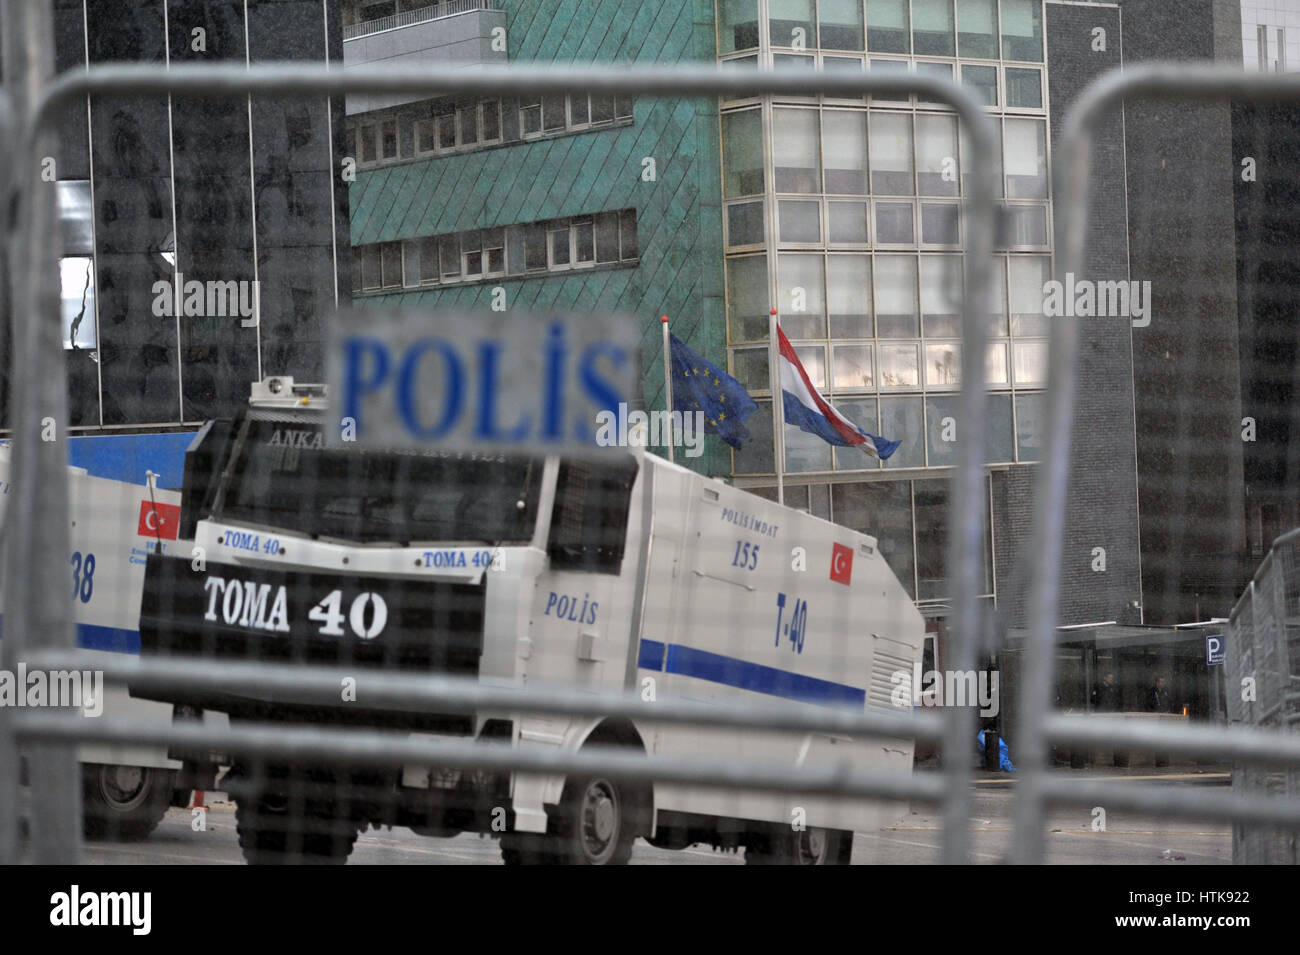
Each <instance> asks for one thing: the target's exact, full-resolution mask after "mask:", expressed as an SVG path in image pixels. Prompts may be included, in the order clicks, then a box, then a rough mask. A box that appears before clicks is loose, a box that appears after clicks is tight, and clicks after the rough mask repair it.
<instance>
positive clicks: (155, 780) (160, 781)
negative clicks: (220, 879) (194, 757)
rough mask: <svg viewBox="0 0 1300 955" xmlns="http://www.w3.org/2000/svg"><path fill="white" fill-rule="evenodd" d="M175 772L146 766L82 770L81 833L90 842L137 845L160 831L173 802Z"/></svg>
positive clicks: (96, 766) (86, 766)
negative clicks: (112, 840) (115, 842)
mask: <svg viewBox="0 0 1300 955" xmlns="http://www.w3.org/2000/svg"><path fill="white" fill-rule="evenodd" d="M175 781H176V773H175V772H174V771H173V770H170V769H152V768H150V767H147V766H115V765H109V764H105V763H86V764H83V765H82V767H81V792H82V807H83V808H82V831H83V832H84V833H85V835H86V838H87V839H114V840H118V841H121V842H138V841H139V840H141V839H146V838H148V836H149V834H150V833H151V832H153V831H154V830H155V829H157V828H158V824H159V823H160V822H162V820H163V816H165V815H166V814H167V807H168V806H170V805H171V801H172V786H173V785H174V784H175Z"/></svg>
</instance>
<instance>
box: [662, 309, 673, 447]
mask: <svg viewBox="0 0 1300 955" xmlns="http://www.w3.org/2000/svg"><path fill="white" fill-rule="evenodd" d="M659 322H660V324H661V325H662V326H663V330H664V401H665V403H666V408H665V410H666V411H667V412H668V413H667V414H666V415H665V416H664V426H665V427H666V428H667V429H668V460H669V461H672V460H673V372H672V368H673V359H672V355H671V351H672V349H671V348H670V347H669V345H668V316H667V315H665V316H664V317H663V318H661V319H660V320H659Z"/></svg>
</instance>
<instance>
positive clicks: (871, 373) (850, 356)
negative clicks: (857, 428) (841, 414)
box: [832, 343, 875, 431]
mask: <svg viewBox="0 0 1300 955" xmlns="http://www.w3.org/2000/svg"><path fill="white" fill-rule="evenodd" d="M832 351H833V352H834V355H835V380H834V386H835V390H836V391H840V390H851V391H852V390H858V391H860V390H862V389H864V388H865V389H868V390H870V389H871V388H873V387H874V386H875V357H874V354H873V351H872V346H871V345H870V344H867V343H859V344H855V345H834V346H832ZM840 410H841V411H843V410H844V409H843V408H841V409H840ZM872 417H873V418H874V417H875V415H874V414H873V415H872ZM872 426H873V427H874V426H875V422H874V421H873V422H872ZM863 427H864V429H865V430H867V431H870V430H871V428H867V427H865V426H863Z"/></svg>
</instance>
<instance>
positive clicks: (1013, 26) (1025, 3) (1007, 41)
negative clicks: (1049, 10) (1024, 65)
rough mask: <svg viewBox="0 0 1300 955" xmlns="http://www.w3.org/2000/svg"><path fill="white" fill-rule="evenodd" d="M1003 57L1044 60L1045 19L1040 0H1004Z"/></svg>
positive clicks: (1031, 60) (1032, 60)
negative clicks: (1043, 18) (1040, 7)
mask: <svg viewBox="0 0 1300 955" xmlns="http://www.w3.org/2000/svg"><path fill="white" fill-rule="evenodd" d="M1002 59H1004V60H1029V61H1030V62H1032V63H1041V62H1043V20H1042V11H1041V10H1040V9H1039V3H1038V0H1002Z"/></svg>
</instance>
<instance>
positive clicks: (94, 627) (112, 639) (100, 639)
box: [0, 614, 140, 654]
mask: <svg viewBox="0 0 1300 955" xmlns="http://www.w3.org/2000/svg"><path fill="white" fill-rule="evenodd" d="M3 636H4V615H3V614H0V637H3ZM77 646H79V647H82V648H83V649H86V650H108V651H111V652H112V653H134V654H139V653H140V631H139V630H125V629H123V628H121V627H101V626H100V625H99V624H97V623H79V624H77Z"/></svg>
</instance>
